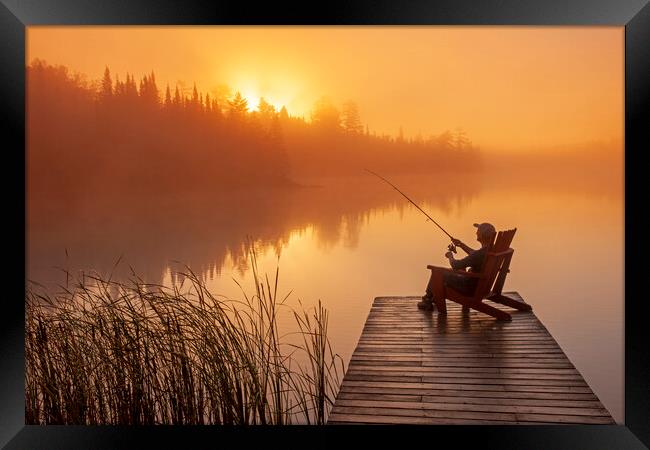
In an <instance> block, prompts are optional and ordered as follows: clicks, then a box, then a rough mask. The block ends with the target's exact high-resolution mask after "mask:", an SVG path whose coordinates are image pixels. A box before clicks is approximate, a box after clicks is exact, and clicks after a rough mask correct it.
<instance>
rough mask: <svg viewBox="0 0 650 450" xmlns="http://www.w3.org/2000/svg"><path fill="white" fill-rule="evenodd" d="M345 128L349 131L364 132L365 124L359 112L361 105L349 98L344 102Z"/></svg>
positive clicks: (354, 132)
mask: <svg viewBox="0 0 650 450" xmlns="http://www.w3.org/2000/svg"><path fill="white" fill-rule="evenodd" d="M343 129H344V130H345V131H347V132H348V133H353V134H361V133H363V124H362V123H361V115H360V114H359V106H358V105H357V104H356V103H355V102H353V101H352V100H349V101H347V102H345V103H344V104H343Z"/></svg>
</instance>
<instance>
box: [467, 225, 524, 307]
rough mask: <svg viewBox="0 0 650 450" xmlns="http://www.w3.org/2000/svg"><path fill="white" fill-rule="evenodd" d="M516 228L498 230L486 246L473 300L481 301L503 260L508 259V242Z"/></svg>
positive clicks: (488, 290)
mask: <svg viewBox="0 0 650 450" xmlns="http://www.w3.org/2000/svg"><path fill="white" fill-rule="evenodd" d="M516 231H517V229H516V228H514V229H512V230H506V231H499V233H498V234H497V235H496V239H495V238H494V237H493V238H492V244H490V245H489V246H488V251H487V253H486V255H485V260H484V261H483V268H482V271H481V272H482V276H481V278H479V281H478V285H477V286H476V291H475V292H474V300H475V301H479V302H480V301H481V300H482V299H483V298H485V297H486V296H487V295H489V293H490V291H491V290H492V285H493V284H494V282H495V280H496V278H497V275H498V274H499V273H500V272H501V268H502V267H503V263H504V261H506V260H507V261H509V260H510V257H511V256H512V252H513V251H514V250H512V249H511V248H510V244H511V243H512V239H513V238H514V236H515V232H516Z"/></svg>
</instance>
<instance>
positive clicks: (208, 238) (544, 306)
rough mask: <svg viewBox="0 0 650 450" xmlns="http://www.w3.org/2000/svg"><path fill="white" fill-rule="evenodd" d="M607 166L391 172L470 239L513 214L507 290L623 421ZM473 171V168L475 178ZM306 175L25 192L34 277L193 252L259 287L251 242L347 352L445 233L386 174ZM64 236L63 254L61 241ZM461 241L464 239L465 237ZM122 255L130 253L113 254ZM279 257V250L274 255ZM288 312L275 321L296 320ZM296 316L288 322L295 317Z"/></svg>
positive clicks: (619, 288) (156, 275) (618, 225)
mask: <svg viewBox="0 0 650 450" xmlns="http://www.w3.org/2000/svg"><path fill="white" fill-rule="evenodd" d="M621 172H622V171H612V172H611V173H613V174H614V175H611V174H606V176H596V175H594V174H589V175H583V176H576V175H575V174H565V175H557V174H556V175H550V176H549V175H548V174H547V175H541V174H540V175H537V176H521V177H519V178H518V179H513V178H511V177H498V178H490V177H488V176H486V175H480V176H471V177H467V178H465V179H462V180H461V179H458V178H456V179H454V178H447V177H438V176H426V175H409V176H407V175H401V176H393V177H390V179H391V181H393V182H394V183H395V184H397V185H398V186H399V187H400V188H401V189H402V190H403V191H405V192H406V193H407V194H409V196H411V198H412V199H413V200H415V201H416V202H418V203H419V204H420V205H421V206H422V207H423V208H424V209H425V210H426V211H427V212H428V213H429V214H430V215H431V216H432V217H434V219H436V221H438V222H439V223H440V224H441V225H442V226H443V227H445V228H446V229H447V230H448V231H449V232H450V233H451V234H452V235H454V236H456V237H458V238H460V239H461V240H463V241H464V242H465V243H467V244H468V245H470V246H472V247H475V248H477V247H478V243H477V242H476V240H475V228H474V227H472V224H473V223H474V222H483V221H485V222H491V223H493V224H494V225H495V226H496V228H497V229H498V230H503V229H509V228H513V227H516V228H517V234H516V235H515V238H514V240H513V243H512V247H513V248H514V249H515V253H514V257H513V260H512V263H511V267H510V268H511V273H510V274H509V275H508V278H507V281H506V286H505V288H504V290H506V291H509V290H513V291H517V292H519V293H520V294H521V295H522V297H523V298H524V299H525V300H526V301H527V302H528V303H530V304H531V305H532V306H533V311H534V312H535V314H536V315H537V317H538V318H539V319H540V320H541V321H542V322H543V324H544V325H545V326H546V327H547V328H548V330H549V332H550V333H551V334H552V335H553V336H554V337H555V339H556V340H557V342H558V343H559V344H560V346H561V347H562V349H563V350H564V351H565V353H566V354H567V356H568V357H569V359H570V360H571V361H572V362H573V363H574V365H575V366H576V368H577V369H578V370H579V371H580V372H581V373H582V375H583V376H584V378H585V380H586V381H587V382H588V383H589V385H590V386H591V387H592V389H593V390H594V392H595V393H596V395H598V397H599V398H600V400H601V401H602V402H603V404H604V405H605V407H607V408H608V409H609V411H610V412H611V414H612V415H613V417H614V418H615V420H616V421H617V422H619V423H623V421H624V403H623V400H624V284H623V280H624V278H623V276H624V265H623V258H624V216H623V214H624V200H623V181H622V175H620V173H621ZM468 180H469V181H468ZM302 181H303V183H304V184H305V185H307V187H303V188H291V189H274V190H266V191H262V190H257V191H252V190H251V191H240V192H237V193H231V194H228V195H224V194H222V195H218V196H217V195H209V194H205V193H204V194H201V195H184V196H177V197H175V198H170V197H164V198H156V199H152V198H137V197H129V198H128V199H124V198H112V199H103V200H99V199H93V198H85V199H84V198H80V199H75V200H74V201H69V202H66V203H65V204H63V205H61V204H59V205H56V204H48V203H39V202H36V201H30V199H29V198H28V205H27V206H28V228H27V258H28V260H27V270H28V278H29V279H32V280H35V281H38V282H41V283H44V284H46V285H48V286H51V285H53V284H54V283H64V282H65V277H64V276H63V275H62V273H61V271H60V270H58V269H56V268H55V267H66V268H68V269H70V270H72V271H78V270H91V269H92V270H96V271H98V272H100V273H103V274H108V273H109V272H111V271H113V272H114V274H115V275H114V277H117V278H125V277H127V275H128V271H129V265H130V266H132V267H133V268H134V269H135V271H136V272H137V273H138V274H141V275H142V277H143V278H144V279H145V280H147V281H149V282H154V283H160V282H162V283H164V284H169V283H171V282H172V279H173V278H174V277H173V273H174V271H175V270H176V269H179V268H182V266H180V265H179V264H178V263H175V262H174V261H180V262H182V263H184V264H187V265H189V266H190V267H191V268H192V269H193V270H194V271H195V272H198V273H200V274H202V275H203V276H204V278H205V280H206V282H207V284H208V287H209V288H210V289H211V290H212V291H213V292H215V293H218V294H222V295H226V296H229V297H234V298H240V297H241V291H240V288H239V287H238V286H237V285H236V283H235V282H234V281H233V278H235V279H237V280H238V281H240V283H242V285H243V286H244V289H246V290H247V292H252V290H253V284H252V280H251V278H252V274H251V271H250V270H249V269H248V268H247V267H248V266H247V261H246V257H245V242H246V238H247V236H250V237H252V238H253V239H254V240H255V243H256V248H257V250H258V253H259V254H258V261H259V266H260V268H261V270H262V271H263V272H267V273H268V274H269V277H271V276H273V275H274V274H275V269H276V265H278V264H279V267H280V276H279V292H280V294H286V293H288V292H290V291H291V295H290V296H289V299H288V303H289V304H290V305H297V304H298V300H301V301H302V303H303V304H305V305H307V306H311V305H314V304H316V303H317V301H318V300H319V299H320V300H321V301H322V302H323V304H324V306H325V307H326V308H327V309H328V310H329V311H330V319H329V337H330V340H331V342H332V345H333V348H334V350H335V351H336V352H337V353H339V354H340V355H341V356H342V358H343V360H344V361H345V363H346V367H347V363H348V361H349V359H350V356H351V354H352V352H353V350H354V348H355V346H356V343H357V340H358V338H359V336H360V333H361V330H362V328H363V325H364V323H365V320H366V317H367V314H368V311H369V309H370V306H371V304H372V301H373V299H374V297H377V296H389V295H396V296H404V295H414V296H416V295H417V296H420V295H422V294H423V293H424V287H425V286H426V283H427V280H428V277H429V271H428V270H427V269H426V265H427V264H434V265H446V264H447V263H446V259H445V257H444V253H445V252H446V246H447V244H448V240H447V238H446V236H445V235H444V234H443V233H442V232H441V231H440V230H439V229H437V228H436V227H435V226H434V225H433V224H432V223H431V222H427V221H426V218H425V217H424V216H423V215H422V214H421V213H420V212H418V211H417V210H416V209H415V208H414V207H412V206H410V205H409V204H408V202H406V200H404V199H403V198H402V197H401V196H399V194H398V193H397V192H396V191H394V190H393V189H392V188H390V186H388V185H386V184H385V183H382V182H381V181H380V180H378V179H377V178H374V177H372V176H369V175H365V176H364V175H362V176H359V177H356V178H329V179H311V180H302ZM66 251H67V256H66ZM461 253H462V252H461ZM119 257H122V262H121V263H120V264H119V265H118V266H117V268H115V269H114V266H115V263H116V261H117V260H118V258H119ZM278 258H279V262H278ZM290 320H291V319H290V316H289V314H287V315H286V317H283V318H282V320H281V325H283V326H284V325H286V324H287V323H288V322H289V321H290ZM287 326H289V325H287Z"/></svg>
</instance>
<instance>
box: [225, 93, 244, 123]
mask: <svg viewBox="0 0 650 450" xmlns="http://www.w3.org/2000/svg"><path fill="white" fill-rule="evenodd" d="M228 106H229V109H228V116H229V117H230V118H232V119H242V118H244V117H245V115H246V113H247V112H248V102H247V101H246V99H245V98H244V97H242V95H241V93H240V92H239V91H237V93H236V94H235V96H234V97H233V99H232V100H229V101H228Z"/></svg>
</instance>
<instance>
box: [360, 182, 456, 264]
mask: <svg viewBox="0 0 650 450" xmlns="http://www.w3.org/2000/svg"><path fill="white" fill-rule="evenodd" d="M365 170H366V172H369V173H371V174H373V175H374V176H376V177H378V178H380V179H382V180H384V181H385V182H386V183H388V184H390V185H391V186H392V187H393V189H395V190H396V191H397V192H399V193H400V194H402V196H403V197H404V198H405V199H406V200H408V201H409V202H411V204H412V205H413V206H415V207H416V208H417V209H418V210H420V212H421V213H422V214H424V215H425V216H427V218H428V219H429V220H430V221H431V222H433V223H435V224H436V225H437V226H438V228H440V229H441V230H442V232H443V233H445V234H446V235H447V236H449V239H451V242H452V244H451V245H450V246H449V247H448V248H449V250H451V251H452V252H454V253H456V246H455V245H454V244H453V242H454V238H453V237H452V235H451V234H449V233H447V231H446V230H445V229H444V228H442V227H441V226H440V224H439V223H438V222H436V221H435V220H433V218H432V217H431V216H430V215H429V214H427V213H426V212H425V211H424V210H423V209H422V208H420V207H419V206H418V205H417V204H416V203H415V202H414V201H413V200H411V199H410V198H409V197H408V196H407V195H406V194H405V193H404V192H402V191H400V190H399V189H398V188H397V186H395V185H394V184H393V183H391V182H390V181H388V180H387V179H386V178H384V177H382V176H381V175H379V174H378V173H375V172H373V171H372V170H368V169H365Z"/></svg>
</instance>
